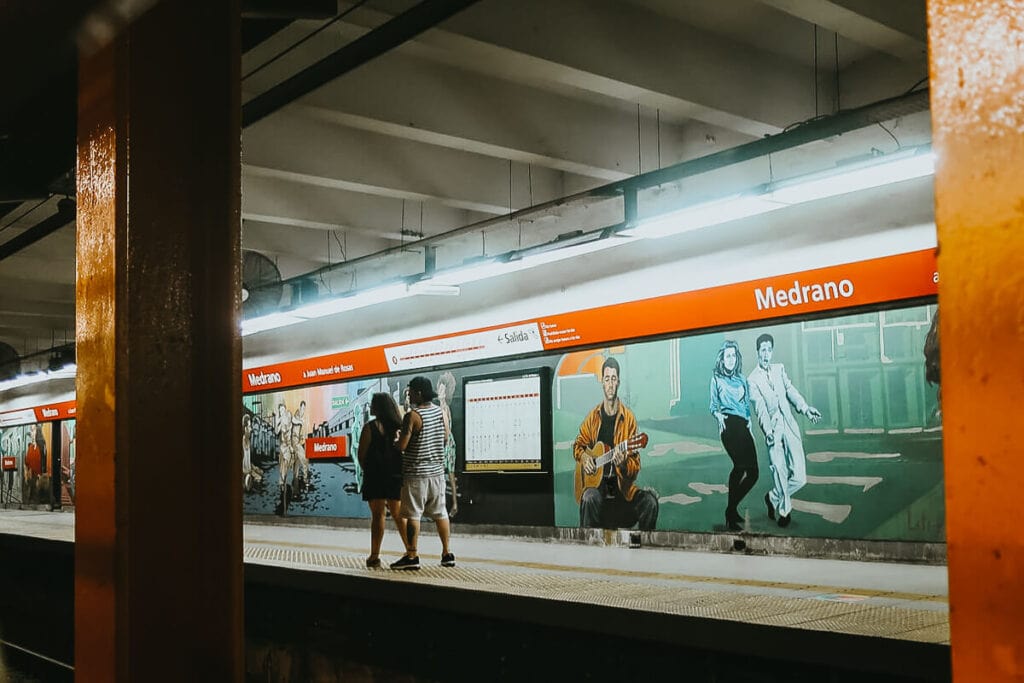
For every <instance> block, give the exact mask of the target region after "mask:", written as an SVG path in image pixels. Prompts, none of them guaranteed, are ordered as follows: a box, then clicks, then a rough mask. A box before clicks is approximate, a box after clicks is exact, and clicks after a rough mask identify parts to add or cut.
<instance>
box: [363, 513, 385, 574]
mask: <svg viewBox="0 0 1024 683" xmlns="http://www.w3.org/2000/svg"><path fill="white" fill-rule="evenodd" d="M367 503H368V504H369V506H370V556H369V557H368V558H366V559H367V560H376V559H377V558H379V557H380V544H381V541H383V540H384V501H383V500H381V499H380V498H377V499H374V500H370V501H367Z"/></svg>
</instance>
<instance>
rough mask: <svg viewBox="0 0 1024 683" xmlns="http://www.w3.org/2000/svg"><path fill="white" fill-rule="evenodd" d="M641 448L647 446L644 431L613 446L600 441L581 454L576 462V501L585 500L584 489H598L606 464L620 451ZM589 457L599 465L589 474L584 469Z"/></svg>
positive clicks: (624, 451) (625, 451)
mask: <svg viewBox="0 0 1024 683" xmlns="http://www.w3.org/2000/svg"><path fill="white" fill-rule="evenodd" d="M641 448H647V435H646V434H644V433H643V432H641V433H639V434H634V435H633V436H631V437H629V438H628V439H626V440H625V441H622V442H621V443H617V444H615V446H613V447H612V448H608V447H607V446H605V445H604V444H603V443H601V442H600V441H598V442H597V443H596V444H594V445H593V446H592V447H591V448H588V449H587V450H586V451H584V453H583V455H582V456H580V459H579V460H578V461H577V462H576V476H575V478H574V481H575V484H576V502H577V503H579V502H580V501H581V500H583V491H584V490H585V489H590V488H595V489H596V488H598V487H599V486H600V485H601V477H602V474H603V471H604V466H605V465H606V464H607V463H610V462H611V461H612V460H613V459H614V458H615V456H616V455H618V454H620V453H629V452H631V451H635V450H639V449H641ZM588 457H590V458H594V464H595V465H596V466H597V467H596V468H595V469H594V473H593V474H587V473H586V472H585V471H584V469H583V463H584V461H585V460H584V459H585V458H588ZM628 483H631V482H627V484H628Z"/></svg>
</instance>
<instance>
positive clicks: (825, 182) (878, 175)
mask: <svg viewBox="0 0 1024 683" xmlns="http://www.w3.org/2000/svg"><path fill="white" fill-rule="evenodd" d="M934 173H935V154H934V153H932V152H928V153H926V154H913V155H911V156H904V157H902V158H898V159H890V160H888V161H882V162H880V163H879V162H876V163H874V164H868V165H863V166H858V167H856V168H852V169H837V170H835V171H832V172H830V173H828V174H825V175H821V176H817V177H815V176H812V177H809V178H807V179H804V180H801V181H798V182H797V181H794V182H793V183H789V182H784V183H779V184H778V185H776V186H775V189H774V190H773V191H772V192H770V193H769V194H768V197H769V198H770V199H772V200H773V201H776V202H781V203H783V204H802V203H804V202H813V201H815V200H818V199H825V198H827V197H838V196H839V195H843V194H849V193H851V192H860V191H862V190H869V189H871V188H874V187H882V186H883V185H891V184H893V183H899V182H903V181H904V180H913V179H914V178H923V177H924V176H929V175H932V174H934Z"/></svg>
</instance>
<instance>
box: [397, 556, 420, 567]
mask: <svg viewBox="0 0 1024 683" xmlns="http://www.w3.org/2000/svg"><path fill="white" fill-rule="evenodd" d="M391 568H392V569H419V568H420V558H419V557H409V556H408V555H402V557H401V558H399V559H398V561H397V562H392V563H391Z"/></svg>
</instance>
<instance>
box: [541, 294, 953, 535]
mask: <svg viewBox="0 0 1024 683" xmlns="http://www.w3.org/2000/svg"><path fill="white" fill-rule="evenodd" d="M934 315H935V307H934V306H916V307H911V308H904V309H897V310H887V311H877V312H872V313H864V314H860V315H853V316H840V317H832V318H827V319H819V320H809V321H802V322H790V323H785V324H780V325H774V326H761V327H757V328H748V329H743V330H732V331H722V332H716V333H711V334H703V335H694V336H690V337H682V338H677V339H665V340H659V341H653V342H641V343H635V344H627V345H621V346H617V347H610V348H603V349H592V350H587V351H578V352H573V353H569V354H566V355H565V356H563V357H562V358H561V359H560V361H559V363H558V366H557V369H556V372H555V380H554V382H555V386H554V388H553V396H554V425H553V430H554V439H555V444H554V462H555V485H554V488H555V516H556V524H557V525H559V526H577V525H578V526H581V527H596V528H606V529H623V528H634V529H640V530H651V529H662V530H680V531H732V532H742V531H749V532H754V533H766V534H785V535H794V536H813V537H830V538H862V539H904V540H919V541H942V540H943V538H944V533H945V530H944V504H943V489H942V442H941V438H942V426H941V422H940V413H939V411H938V404H937V396H936V391H935V390H934V388H933V387H932V386H931V384H930V383H929V381H928V380H927V379H926V376H925V372H926V365H925V363H924V355H923V349H924V346H925V340H926V335H927V334H928V331H929V329H930V328H931V323H932V320H933V318H934ZM745 352H749V355H747V354H746V353H745ZM745 355H747V358H748V359H751V358H752V359H753V360H752V362H751V361H750V360H748V361H747V365H746V366H745V364H744V356H745ZM751 365H752V366H753V367H750V366H751ZM709 414H710V417H709ZM570 479H571V480H572V481H571V482H570V481H569V480H570Z"/></svg>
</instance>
